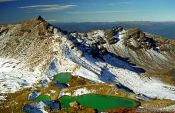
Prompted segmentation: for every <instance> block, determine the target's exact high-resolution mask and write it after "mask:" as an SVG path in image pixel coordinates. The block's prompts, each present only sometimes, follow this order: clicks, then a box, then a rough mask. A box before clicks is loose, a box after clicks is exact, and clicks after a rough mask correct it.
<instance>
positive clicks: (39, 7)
mask: <svg viewBox="0 0 175 113" xmlns="http://www.w3.org/2000/svg"><path fill="white" fill-rule="evenodd" d="M76 6H77V5H73V4H69V5H59V4H50V5H31V6H23V7H19V8H21V9H34V10H39V11H43V12H49V11H62V10H65V9H69V8H72V7H76Z"/></svg>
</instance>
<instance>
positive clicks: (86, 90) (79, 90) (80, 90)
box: [72, 88, 92, 96]
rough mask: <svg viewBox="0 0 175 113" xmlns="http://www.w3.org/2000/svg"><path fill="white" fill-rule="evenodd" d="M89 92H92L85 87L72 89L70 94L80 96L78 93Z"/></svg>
mask: <svg viewBox="0 0 175 113" xmlns="http://www.w3.org/2000/svg"><path fill="white" fill-rule="evenodd" d="M89 93H92V92H91V91H89V90H88V89H87V88H79V89H77V90H75V91H74V93H73V95H72V96H80V95H84V94H89Z"/></svg>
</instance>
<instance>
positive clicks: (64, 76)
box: [54, 72, 72, 84]
mask: <svg viewBox="0 0 175 113" xmlns="http://www.w3.org/2000/svg"><path fill="white" fill-rule="evenodd" d="M71 77H72V75H71V73H69V72H64V73H58V74H57V75H55V76H54V80H56V81H57V82H59V83H63V84H67V83H68V82H69V80H70V79H71Z"/></svg>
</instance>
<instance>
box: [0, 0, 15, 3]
mask: <svg viewBox="0 0 175 113" xmlns="http://www.w3.org/2000/svg"><path fill="white" fill-rule="evenodd" d="M12 1H18V0H0V3H3V2H12Z"/></svg>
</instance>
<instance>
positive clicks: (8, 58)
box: [0, 16, 175, 113]
mask: <svg viewBox="0 0 175 113" xmlns="http://www.w3.org/2000/svg"><path fill="white" fill-rule="evenodd" d="M65 72H68V73H70V74H71V76H72V78H70V80H69V83H66V84H65V83H57V84H56V85H57V87H58V86H59V87H61V88H62V89H56V90H53V89H54V88H53V87H54V85H53V84H55V83H54V82H55V80H54V78H55V75H57V74H58V73H65ZM66 74H67V73H66ZM60 76H61V75H60ZM60 79H62V78H59V80H60ZM64 81H65V80H64ZM174 81H175V41H174V40H170V39H167V38H163V37H161V36H157V35H154V34H149V33H146V32H144V31H141V30H139V29H137V28H133V29H125V28H123V27H121V26H118V27H113V28H112V29H108V30H93V31H90V32H86V33H79V32H71V33H69V32H66V31H64V30H62V29H61V28H58V27H55V26H52V25H51V24H49V23H48V22H47V21H45V20H44V19H43V18H42V17H41V16H38V17H34V18H32V19H30V20H27V21H24V22H21V23H19V24H13V25H0V86H1V88H0V101H1V107H0V109H1V110H4V112H5V110H6V111H7V112H13V110H15V109H11V108H12V105H9V102H13V104H15V102H16V103H17V105H19V106H18V107H19V108H16V109H17V110H18V113H19V112H20V111H19V109H20V110H22V109H23V112H27V113H29V112H31V111H32V110H33V111H32V112H33V113H35V112H38V113H40V112H41V113H42V112H43V113H45V112H52V111H49V110H47V109H45V107H46V106H51V105H53V106H51V107H49V108H52V107H53V108H52V110H53V109H54V105H58V104H60V103H55V101H56V100H59V98H62V97H63V96H65V95H67V96H80V95H86V94H90V93H97V94H102V95H109V96H119V97H127V98H132V99H135V100H137V101H138V102H140V105H138V106H137V107H138V108H139V109H148V108H149V107H148V106H146V105H152V104H153V103H156V104H157V103H166V104H163V105H165V106H160V107H161V108H157V110H160V111H161V110H163V109H168V108H173V107H172V106H173V105H174V104H173V103H174V101H175V86H174V83H175V82H174ZM63 86H64V87H63ZM101 88H102V89H101ZM43 89H44V90H43ZM51 89H52V90H51ZM47 90H49V94H48V92H47ZM108 91H109V92H108ZM111 92H112V93H111ZM33 93H34V95H33ZM52 93H53V94H57V96H54V97H52V95H51V94H52ZM41 94H44V95H49V96H51V100H52V101H53V102H50V103H49V104H48V102H46V101H44V102H43V101H42V102H40V103H39V104H36V103H35V104H32V105H31V104H30V105H25V107H24V104H29V103H28V102H26V101H27V97H28V96H29V97H30V98H32V99H35V97H38V96H39V95H41ZM18 96H19V98H17V97H18ZM23 96H24V97H23ZM38 98H39V97H38ZM22 99H23V100H22ZM39 99H41V98H39ZM48 99H49V98H48ZM63 99H64V98H63ZM63 99H62V100H63ZM47 101H48V100H47ZM73 102H74V103H76V108H68V110H72V109H78V110H82V109H83V110H84V112H85V111H87V112H95V110H93V109H97V110H101V109H100V108H95V107H94V108H93V109H89V106H85V108H84V107H82V104H81V103H83V102H82V101H81V100H80V99H78V98H77V100H74V101H73ZM21 103H22V104H21ZM74 103H73V104H74ZM79 104H80V105H79ZM17 105H15V106H17ZM61 106H62V101H61ZM63 106H64V105H63ZM65 106H66V105H65ZM71 106H72V104H71ZM57 107H58V106H57ZM86 107H88V108H86ZM121 108H122V107H120V109H117V108H116V107H113V108H111V110H109V109H105V110H102V111H108V110H109V111H113V110H115V109H116V111H119V110H123V109H124V107H123V108H122V109H121ZM58 109H59V108H57V110H58ZM135 109H136V108H134V110H133V109H131V111H132V112H134V111H137V110H135ZM38 110H39V111H38ZM64 110H65V109H63V111H62V109H61V108H60V109H59V111H60V112H61V111H62V112H64ZM127 110H129V109H127ZM21 112H22V111H21ZM128 112H129V111H128Z"/></svg>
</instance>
